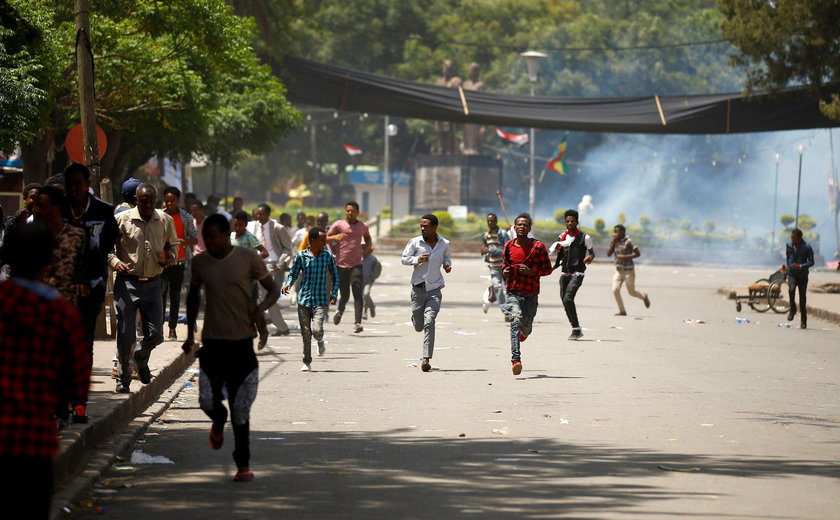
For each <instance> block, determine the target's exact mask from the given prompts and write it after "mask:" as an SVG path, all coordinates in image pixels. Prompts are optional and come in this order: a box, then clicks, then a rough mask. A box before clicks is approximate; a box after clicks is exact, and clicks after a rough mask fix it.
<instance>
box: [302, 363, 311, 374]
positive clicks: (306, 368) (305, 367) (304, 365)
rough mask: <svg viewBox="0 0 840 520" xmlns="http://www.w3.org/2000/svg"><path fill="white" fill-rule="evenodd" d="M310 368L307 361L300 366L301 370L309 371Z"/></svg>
mask: <svg viewBox="0 0 840 520" xmlns="http://www.w3.org/2000/svg"><path fill="white" fill-rule="evenodd" d="M310 370H312V365H311V364H309V363H304V364H303V366H302V367H300V371H301V372H309V371H310Z"/></svg>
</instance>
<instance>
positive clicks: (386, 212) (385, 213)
mask: <svg viewBox="0 0 840 520" xmlns="http://www.w3.org/2000/svg"><path fill="white" fill-rule="evenodd" d="M379 215H380V216H381V217H382V218H390V217H391V206H382V207H381V208H379Z"/></svg>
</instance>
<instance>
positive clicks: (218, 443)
mask: <svg viewBox="0 0 840 520" xmlns="http://www.w3.org/2000/svg"><path fill="white" fill-rule="evenodd" d="M207 442H208V443H209V444H210V448H211V449H214V450H218V449H220V448H221V447H222V444H224V443H225V432H224V431H222V433H220V434H218V435H216V432H214V431H213V427H212V426H211V427H210V438H209V439H208V440H207Z"/></svg>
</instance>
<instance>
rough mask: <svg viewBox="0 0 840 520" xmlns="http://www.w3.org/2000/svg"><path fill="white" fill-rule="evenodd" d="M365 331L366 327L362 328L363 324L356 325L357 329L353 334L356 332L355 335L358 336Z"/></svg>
mask: <svg viewBox="0 0 840 520" xmlns="http://www.w3.org/2000/svg"><path fill="white" fill-rule="evenodd" d="M363 330H365V328H364V327H362V324H361V323H357V324H356V328H355V329H353V332H355V333H357V334H358V333H359V332H362V331H363Z"/></svg>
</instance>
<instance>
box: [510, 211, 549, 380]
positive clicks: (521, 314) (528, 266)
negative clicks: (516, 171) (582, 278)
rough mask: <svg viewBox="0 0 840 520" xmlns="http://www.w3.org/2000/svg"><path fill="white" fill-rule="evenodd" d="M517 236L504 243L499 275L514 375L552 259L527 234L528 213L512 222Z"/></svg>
mask: <svg viewBox="0 0 840 520" xmlns="http://www.w3.org/2000/svg"><path fill="white" fill-rule="evenodd" d="M513 229H514V231H515V232H516V238H514V239H513V240H509V241H507V242H505V245H504V249H503V251H502V275H503V276H504V277H505V285H506V288H507V308H508V312H509V313H510V360H511V369H512V370H513V374H514V375H519V374H521V373H522V356H521V352H520V343H521V342H523V341H525V340H526V339H528V336H530V335H531V331H532V329H533V326H534V317H536V315H537V307H538V306H539V295H540V277H542V276H548V275H550V274H551V259H549V257H548V250H546V248H545V245H543V243H542V242H540V241H539V240H536V239H532V238H530V237H529V233H530V232H531V216H530V215H528V214H527V213H521V214H520V215H519V216H517V217H516V219H515V220H514V221H513Z"/></svg>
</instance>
